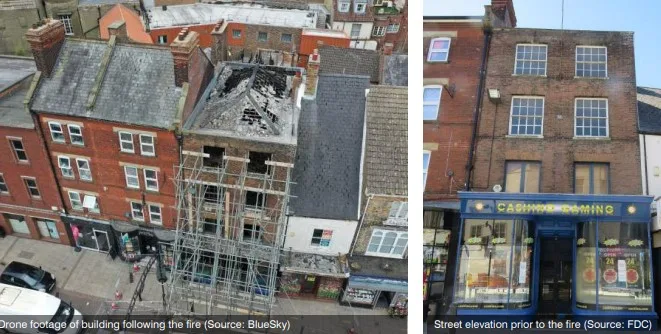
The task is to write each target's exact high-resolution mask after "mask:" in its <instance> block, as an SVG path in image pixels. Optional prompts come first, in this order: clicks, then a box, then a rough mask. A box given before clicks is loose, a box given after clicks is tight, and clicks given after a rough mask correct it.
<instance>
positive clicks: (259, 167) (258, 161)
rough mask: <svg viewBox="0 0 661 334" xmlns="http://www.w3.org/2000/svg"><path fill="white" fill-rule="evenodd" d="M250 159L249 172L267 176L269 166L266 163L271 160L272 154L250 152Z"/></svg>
mask: <svg viewBox="0 0 661 334" xmlns="http://www.w3.org/2000/svg"><path fill="white" fill-rule="evenodd" d="M248 159H250V162H249V163H248V172H249V173H257V174H267V173H268V170H269V169H268V165H266V162H267V161H269V160H271V153H262V152H249V153H248Z"/></svg>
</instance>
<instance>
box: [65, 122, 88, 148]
mask: <svg viewBox="0 0 661 334" xmlns="http://www.w3.org/2000/svg"><path fill="white" fill-rule="evenodd" d="M67 129H68V130H69V141H70V142H71V145H77V146H85V139H84V138H83V128H82V127H81V126H80V125H76V124H68V125H67ZM72 129H76V130H77V131H78V133H77V134H75V133H73V131H72ZM74 137H80V142H79V143H77V142H75V141H74Z"/></svg>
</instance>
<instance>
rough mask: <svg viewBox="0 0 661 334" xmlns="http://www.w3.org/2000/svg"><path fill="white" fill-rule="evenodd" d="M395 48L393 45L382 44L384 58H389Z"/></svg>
mask: <svg viewBox="0 0 661 334" xmlns="http://www.w3.org/2000/svg"><path fill="white" fill-rule="evenodd" d="M394 48H395V45H394V44H393V43H384V44H383V55H384V56H390V55H391V54H392V50H393V49H394Z"/></svg>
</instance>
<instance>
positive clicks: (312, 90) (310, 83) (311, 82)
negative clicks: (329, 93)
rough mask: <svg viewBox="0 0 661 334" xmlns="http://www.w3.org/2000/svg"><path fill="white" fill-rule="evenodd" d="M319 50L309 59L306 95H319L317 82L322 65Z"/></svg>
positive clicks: (315, 50)
mask: <svg viewBox="0 0 661 334" xmlns="http://www.w3.org/2000/svg"><path fill="white" fill-rule="evenodd" d="M320 60H321V59H320V56H319V49H314V52H312V54H311V55H310V57H309V58H308V67H307V79H306V82H305V95H311V96H315V95H317V80H318V78H319V65H320Z"/></svg>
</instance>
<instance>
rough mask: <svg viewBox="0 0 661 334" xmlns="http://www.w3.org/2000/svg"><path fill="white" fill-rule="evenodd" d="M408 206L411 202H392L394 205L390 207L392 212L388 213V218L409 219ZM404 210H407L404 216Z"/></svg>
mask: <svg viewBox="0 0 661 334" xmlns="http://www.w3.org/2000/svg"><path fill="white" fill-rule="evenodd" d="M408 206H409V202H392V204H391V205H390V211H389V212H388V218H395V219H408V218H409V210H408ZM404 208H406V210H405V212H404V214H403V215H402V210H404ZM393 213H394V215H393Z"/></svg>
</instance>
